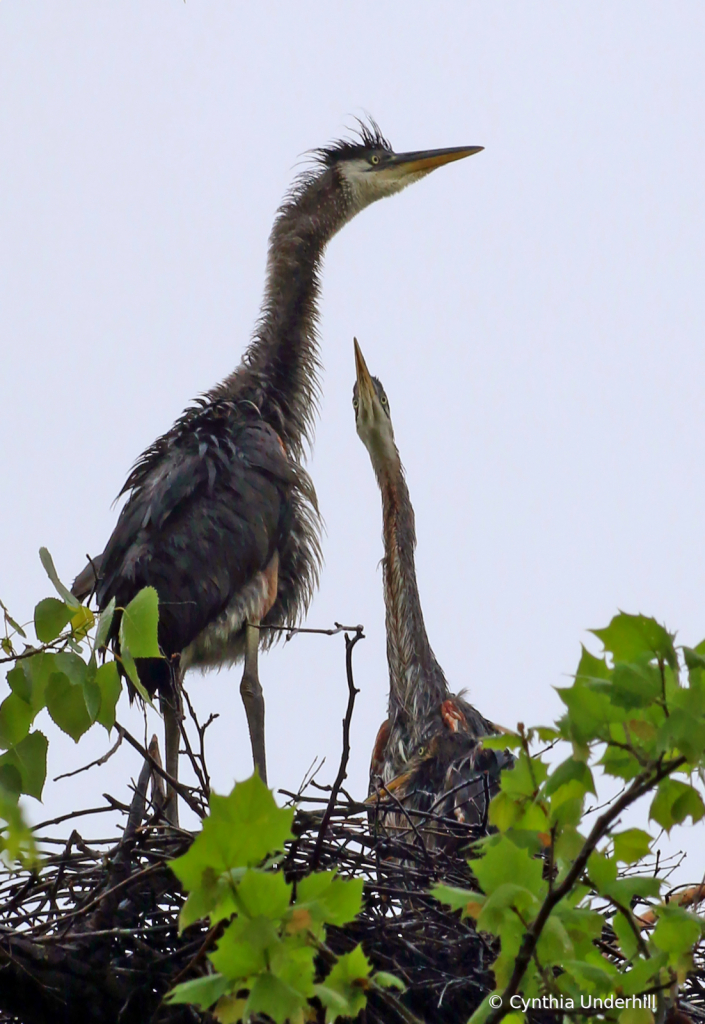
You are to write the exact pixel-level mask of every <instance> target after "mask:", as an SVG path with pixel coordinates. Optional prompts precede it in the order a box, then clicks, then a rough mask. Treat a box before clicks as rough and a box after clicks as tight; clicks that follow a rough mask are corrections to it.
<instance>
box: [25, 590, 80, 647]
mask: <svg viewBox="0 0 705 1024" xmlns="http://www.w3.org/2000/svg"><path fill="white" fill-rule="evenodd" d="M73 614H74V612H73V609H72V608H69V607H68V606H67V605H65V604H64V602H63V601H59V600H57V598H55V597H45V598H44V600H43V601H40V602H39V604H38V605H37V607H36V608H35V609H34V630H35V632H36V634H37V639H38V640H39V642H40V643H42V644H49V643H51V641H52V640H56V638H57V636H59V634H60V633H61V631H62V629H63V628H64V626H66V624H67V623H68V622H69V620H70V618H71V616H72V615H73Z"/></svg>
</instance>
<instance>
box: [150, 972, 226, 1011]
mask: <svg viewBox="0 0 705 1024" xmlns="http://www.w3.org/2000/svg"><path fill="white" fill-rule="evenodd" d="M227 989H228V979H227V978H224V977H222V975H220V974H209V975H208V976H207V977H205V978H194V980H193V981H182V982H181V984H180V985H177V986H176V987H175V988H173V989H172V990H171V992H167V994H166V995H165V996H164V1002H165V1003H193V1004H194V1005H195V1006H199V1007H200V1008H201V1009H202V1010H207V1009H208V1008H209V1007H211V1006H212V1005H213V1003H215V1002H216V1001H217V1000H218V999H219V998H220V997H221V996H222V995H223V993H224V992H226V991H227Z"/></svg>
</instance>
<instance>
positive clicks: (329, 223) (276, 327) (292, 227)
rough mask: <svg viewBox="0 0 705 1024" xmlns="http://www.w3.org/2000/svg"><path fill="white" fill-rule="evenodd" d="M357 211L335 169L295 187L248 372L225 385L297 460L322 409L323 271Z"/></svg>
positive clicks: (277, 235) (283, 214)
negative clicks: (335, 240)
mask: <svg viewBox="0 0 705 1024" xmlns="http://www.w3.org/2000/svg"><path fill="white" fill-rule="evenodd" d="M356 212H357V210H356V209H354V208H353V207H352V203H351V200H350V197H349V195H348V193H347V192H346V190H345V189H344V187H342V185H341V182H340V181H339V179H338V178H337V177H336V175H335V173H334V172H333V171H332V170H330V169H327V170H325V171H323V172H321V173H319V174H318V175H317V176H315V177H312V176H309V177H307V178H305V179H303V180H302V181H301V182H300V183H299V184H298V185H297V186H295V188H294V190H293V191H292V193H291V194H290V195H289V197H288V198H287V200H285V202H284V203H283V204H282V206H281V207H280V209H279V212H278V214H277V217H276V220H275V222H274V227H273V228H272V233H271V235H270V239H269V255H268V259H267V280H266V285H265V293H264V299H263V302H262V310H261V314H260V319H259V322H258V324H257V327H256V328H255V332H254V337H253V340H252V342H251V344H250V346H249V347H248V349H247V351H246V353H245V355H244V358H243V362H242V364H241V366H240V367H238V369H237V370H235V372H234V373H233V374H231V375H230V377H228V378H227V380H225V381H224V382H223V384H222V385H221V387H220V389H219V390H220V392H221V394H222V393H225V394H226V395H227V397H230V398H234V399H244V400H247V401H249V402H251V403H253V404H254V405H255V406H256V407H257V408H258V409H259V411H260V413H261V415H262V417H263V418H264V419H265V420H266V421H267V422H268V423H270V424H271V425H272V426H273V427H274V429H275V430H276V431H277V433H278V434H279V435H280V437H281V438H282V440H283V441H284V443H285V445H286V447H287V449H288V451H289V452H290V453H291V454H292V455H293V456H294V457H296V458H300V457H301V455H302V454H303V452H302V448H303V442H304V441H305V440H309V441H310V440H311V433H312V428H313V419H314V414H315V412H316V408H317V401H318V394H319V382H318V368H319V365H320V363H319V358H318V339H317V331H316V324H317V320H318V296H319V291H320V282H319V270H320V265H321V261H322V258H323V253H324V251H325V248H326V245H327V244H328V242H329V241H330V239H331V238H332V237H333V235H334V234H335V233H336V232H337V231H339V230H340V228H341V227H343V225H344V224H345V223H346V222H347V221H348V220H350V218H351V217H352V216H354V214H355V213H356Z"/></svg>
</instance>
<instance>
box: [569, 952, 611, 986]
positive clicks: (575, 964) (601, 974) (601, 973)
mask: <svg viewBox="0 0 705 1024" xmlns="http://www.w3.org/2000/svg"><path fill="white" fill-rule="evenodd" d="M603 962H604V964H605V967H606V966H607V961H603ZM561 966H562V967H563V968H564V970H566V971H567V972H568V974H570V975H571V976H572V977H573V978H575V980H576V981H577V982H578V984H579V985H580V987H581V989H582V990H583V991H584V992H589V993H592V992H597V993H598V994H599V993H601V992H611V991H612V988H613V984H614V983H613V980H612V976H611V975H610V974H609V973H608V972H607V971H606V970H604V969H603V968H602V967H598V966H597V965H596V964H592V963H590V962H589V961H586V960H568V959H567V960H564V961H563V963H562V964H561Z"/></svg>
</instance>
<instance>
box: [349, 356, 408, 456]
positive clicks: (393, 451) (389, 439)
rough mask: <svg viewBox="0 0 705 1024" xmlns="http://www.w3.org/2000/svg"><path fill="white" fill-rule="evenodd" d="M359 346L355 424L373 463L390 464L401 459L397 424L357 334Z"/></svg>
mask: <svg viewBox="0 0 705 1024" xmlns="http://www.w3.org/2000/svg"><path fill="white" fill-rule="evenodd" d="M353 344H354V346H355V370H356V373H357V380H356V381H355V385H354V387H353V409H354V410H355V426H356V427H357V432H358V434H359V436H360V440H361V441H362V443H363V444H364V446H365V447H366V448H367V450H368V452H369V453H370V457H371V459H372V462H373V464H374V465H375V466H376V467H377V466H379V465H380V464H388V463H389V461H390V460H395V461H398V460H399V453H398V452H397V448H396V445H395V443H394V428H393V427H392V417H391V413H390V411H389V400H388V398H387V395H386V392H385V390H384V388H383V387H382V382H381V381H380V380H379V379H378V378H377V377H372V376H371V374H370V371H369V370H368V369H367V363H366V362H365V358H364V356H363V354H362V351H361V349H360V346H359V345H358V342H357V338H354V339H353Z"/></svg>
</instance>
